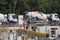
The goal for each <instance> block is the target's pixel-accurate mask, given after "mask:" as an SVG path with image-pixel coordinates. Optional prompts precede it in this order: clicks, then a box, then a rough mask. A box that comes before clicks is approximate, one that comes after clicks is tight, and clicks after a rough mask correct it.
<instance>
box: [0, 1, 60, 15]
mask: <svg viewBox="0 0 60 40" xmlns="http://www.w3.org/2000/svg"><path fill="white" fill-rule="evenodd" d="M25 11H41V12H44V13H54V12H57V13H60V0H0V12H1V13H16V14H23V13H24V12H25Z"/></svg>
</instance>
